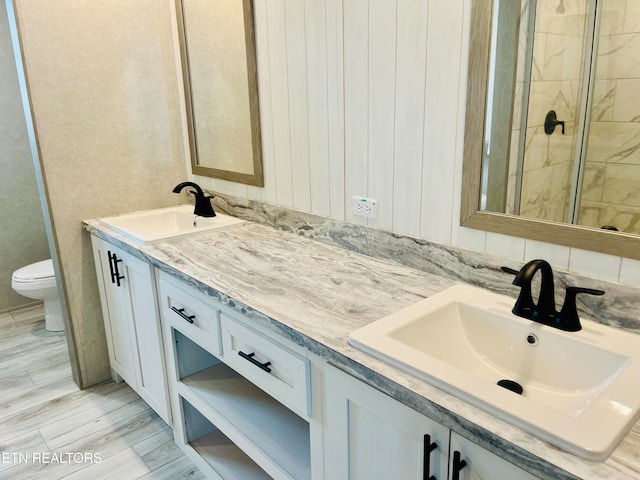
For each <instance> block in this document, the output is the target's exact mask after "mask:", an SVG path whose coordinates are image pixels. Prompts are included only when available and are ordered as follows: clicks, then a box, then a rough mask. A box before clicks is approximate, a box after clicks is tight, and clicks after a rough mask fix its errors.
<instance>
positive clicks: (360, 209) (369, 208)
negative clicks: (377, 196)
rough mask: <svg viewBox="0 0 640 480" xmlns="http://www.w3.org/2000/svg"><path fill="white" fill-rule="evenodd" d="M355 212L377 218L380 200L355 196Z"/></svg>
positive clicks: (361, 215)
mask: <svg viewBox="0 0 640 480" xmlns="http://www.w3.org/2000/svg"><path fill="white" fill-rule="evenodd" d="M353 214H354V215H356V216H358V217H364V218H373V219H375V218H376V217H377V216H378V202H377V201H376V200H372V199H370V198H362V197H353Z"/></svg>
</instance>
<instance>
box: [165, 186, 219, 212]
mask: <svg viewBox="0 0 640 480" xmlns="http://www.w3.org/2000/svg"><path fill="white" fill-rule="evenodd" d="M185 187H192V188H195V192H194V191H193V190H190V191H189V193H191V194H193V196H194V197H196V206H195V208H194V209H193V213H194V215H199V216H201V217H215V216H216V212H214V211H213V207H212V206H211V199H212V198H213V196H212V195H211V196H208V195H205V194H204V192H203V191H202V189H201V188H200V186H199V185H198V184H197V183H193V182H182V183H179V184H178V185H176V186H175V188H174V189H173V193H180V192H181V191H182V189H183V188H185Z"/></svg>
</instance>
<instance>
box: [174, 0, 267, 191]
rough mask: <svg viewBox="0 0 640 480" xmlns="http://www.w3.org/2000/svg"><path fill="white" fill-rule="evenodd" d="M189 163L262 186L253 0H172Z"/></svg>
mask: <svg viewBox="0 0 640 480" xmlns="http://www.w3.org/2000/svg"><path fill="white" fill-rule="evenodd" d="M176 14H177V19H178V33H179V38H180V49H181V56H182V72H183V79H184V90H185V96H186V99H185V100H186V101H185V104H186V110H187V112H186V113H187V126H188V133H189V144H190V149H191V166H192V171H193V173H194V174H196V175H203V176H208V177H213V178H220V179H223V180H228V181H232V182H238V183H244V184H247V185H255V186H260V187H261V186H264V176H263V170H262V168H263V167H262V140H261V133H260V104H259V98H258V71H257V63H256V44H255V31H254V13H253V1H252V0H176Z"/></svg>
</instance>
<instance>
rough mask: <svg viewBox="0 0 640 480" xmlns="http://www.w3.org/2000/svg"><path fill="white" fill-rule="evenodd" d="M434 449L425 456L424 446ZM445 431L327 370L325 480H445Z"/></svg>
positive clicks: (446, 443)
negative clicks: (431, 446) (433, 445)
mask: <svg viewBox="0 0 640 480" xmlns="http://www.w3.org/2000/svg"><path fill="white" fill-rule="evenodd" d="M432 443H435V444H436V447H435V449H434V450H432V451H430V448H429V446H430V445H431V444H432ZM448 444H449V430H448V429H447V428H445V427H443V426H442V425H439V424H437V423H435V422H433V421H432V420H430V419H428V418H427V417H425V416H424V415H421V414H420V413H418V412H416V411H415V410H412V409H411V408H409V407H407V406H405V405H403V404H401V403H400V402H397V401H396V400H393V399H392V398H390V397H388V396H387V395H385V394H383V393H381V392H379V391H377V390H375V389H373V388H371V387H369V386H368V385H365V384H364V383H362V382H360V381H359V380H357V379H355V378H353V377H351V376H350V375H347V374H345V373H343V372H341V371H339V370H337V369H335V368H333V367H328V368H327V378H326V419H325V473H326V478H331V479H336V480H338V479H345V480H346V479H350V480H370V479H372V478H379V479H397V478H398V479H400V478H401V479H403V480H422V479H423V478H429V477H430V476H432V475H433V476H435V478H436V479H438V480H443V479H445V478H446V475H447V458H448Z"/></svg>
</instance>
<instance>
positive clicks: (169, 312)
mask: <svg viewBox="0 0 640 480" xmlns="http://www.w3.org/2000/svg"><path fill="white" fill-rule="evenodd" d="M158 283H159V285H158V287H159V298H160V310H161V312H162V318H163V319H164V321H165V322H166V323H167V325H170V326H172V327H173V328H175V329H176V330H178V331H180V332H181V333H183V334H184V335H185V336H187V337H189V338H190V339H191V340H193V341H194V342H196V343H197V344H199V345H200V346H201V347H203V348H205V349H207V350H208V351H210V352H211V353H213V354H214V355H219V354H220V330H219V319H218V315H219V310H218V309H217V308H216V307H215V304H214V303H213V301H212V299H211V298H209V297H207V296H206V295H204V294H203V293H201V292H199V291H198V290H196V289H195V288H192V287H190V286H188V285H186V284H184V283H182V282H180V281H179V280H175V279H173V278H171V277H169V276H167V275H166V274H161V276H160V281H159V282H158Z"/></svg>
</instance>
